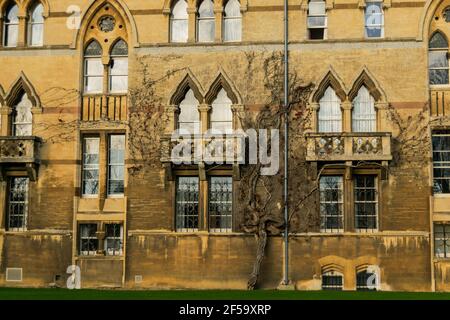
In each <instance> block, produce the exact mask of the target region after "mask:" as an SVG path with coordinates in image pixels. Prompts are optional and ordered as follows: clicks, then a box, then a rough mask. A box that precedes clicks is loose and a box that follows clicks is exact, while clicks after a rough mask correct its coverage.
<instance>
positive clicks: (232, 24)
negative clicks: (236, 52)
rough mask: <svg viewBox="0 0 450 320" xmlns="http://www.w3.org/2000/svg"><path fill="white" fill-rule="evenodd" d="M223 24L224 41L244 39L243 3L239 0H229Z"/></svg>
mask: <svg viewBox="0 0 450 320" xmlns="http://www.w3.org/2000/svg"><path fill="white" fill-rule="evenodd" d="M223 24H224V25H223V31H224V35H223V40H224V41H226V42H227V41H228V42H231V41H241V40H242V14H241V4H240V3H239V1H238V0H229V1H228V2H227V3H226V5H225V8H224V17H223Z"/></svg>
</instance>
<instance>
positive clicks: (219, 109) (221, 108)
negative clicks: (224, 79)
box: [210, 88, 233, 133]
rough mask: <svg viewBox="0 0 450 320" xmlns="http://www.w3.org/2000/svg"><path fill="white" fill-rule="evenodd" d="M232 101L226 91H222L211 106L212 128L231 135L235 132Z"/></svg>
mask: <svg viewBox="0 0 450 320" xmlns="http://www.w3.org/2000/svg"><path fill="white" fill-rule="evenodd" d="M231 104H232V102H231V100H230V98H229V97H228V95H227V92H226V91H225V89H223V88H222V89H221V90H220V91H219V93H218V94H217V97H216V99H215V100H214V101H213V103H212V104H211V109H212V110H211V117H210V121H211V123H210V128H211V129H212V130H217V131H218V132H220V133H231V131H232V130H233V112H232V111H231Z"/></svg>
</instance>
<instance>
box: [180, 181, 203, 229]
mask: <svg viewBox="0 0 450 320" xmlns="http://www.w3.org/2000/svg"><path fill="white" fill-rule="evenodd" d="M176 188H177V192H176V227H177V231H184V232H189V231H191V232H193V231H197V230H198V225H199V224H198V222H199V221H198V220H199V219H198V215H199V203H198V201H199V179H198V178H197V177H178V179H177V187H176Z"/></svg>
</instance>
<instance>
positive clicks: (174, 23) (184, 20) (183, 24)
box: [170, 0, 189, 42]
mask: <svg viewBox="0 0 450 320" xmlns="http://www.w3.org/2000/svg"><path fill="white" fill-rule="evenodd" d="M187 8H188V5H187V2H186V0H178V1H176V3H175V5H174V6H173V8H172V14H171V16H170V41H171V42H187V40H188V25H189V22H188V13H187Z"/></svg>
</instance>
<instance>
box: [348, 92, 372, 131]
mask: <svg viewBox="0 0 450 320" xmlns="http://www.w3.org/2000/svg"><path fill="white" fill-rule="evenodd" d="M376 120H377V113H376V110H375V99H374V98H373V97H372V95H371V94H370V92H369V90H368V89H367V88H366V87H365V86H362V87H361V88H360V89H359V91H358V95H357V96H356V98H355V100H354V101H353V110H352V131H353V132H375V131H376V129H377V126H376V124H377V122H376Z"/></svg>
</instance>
